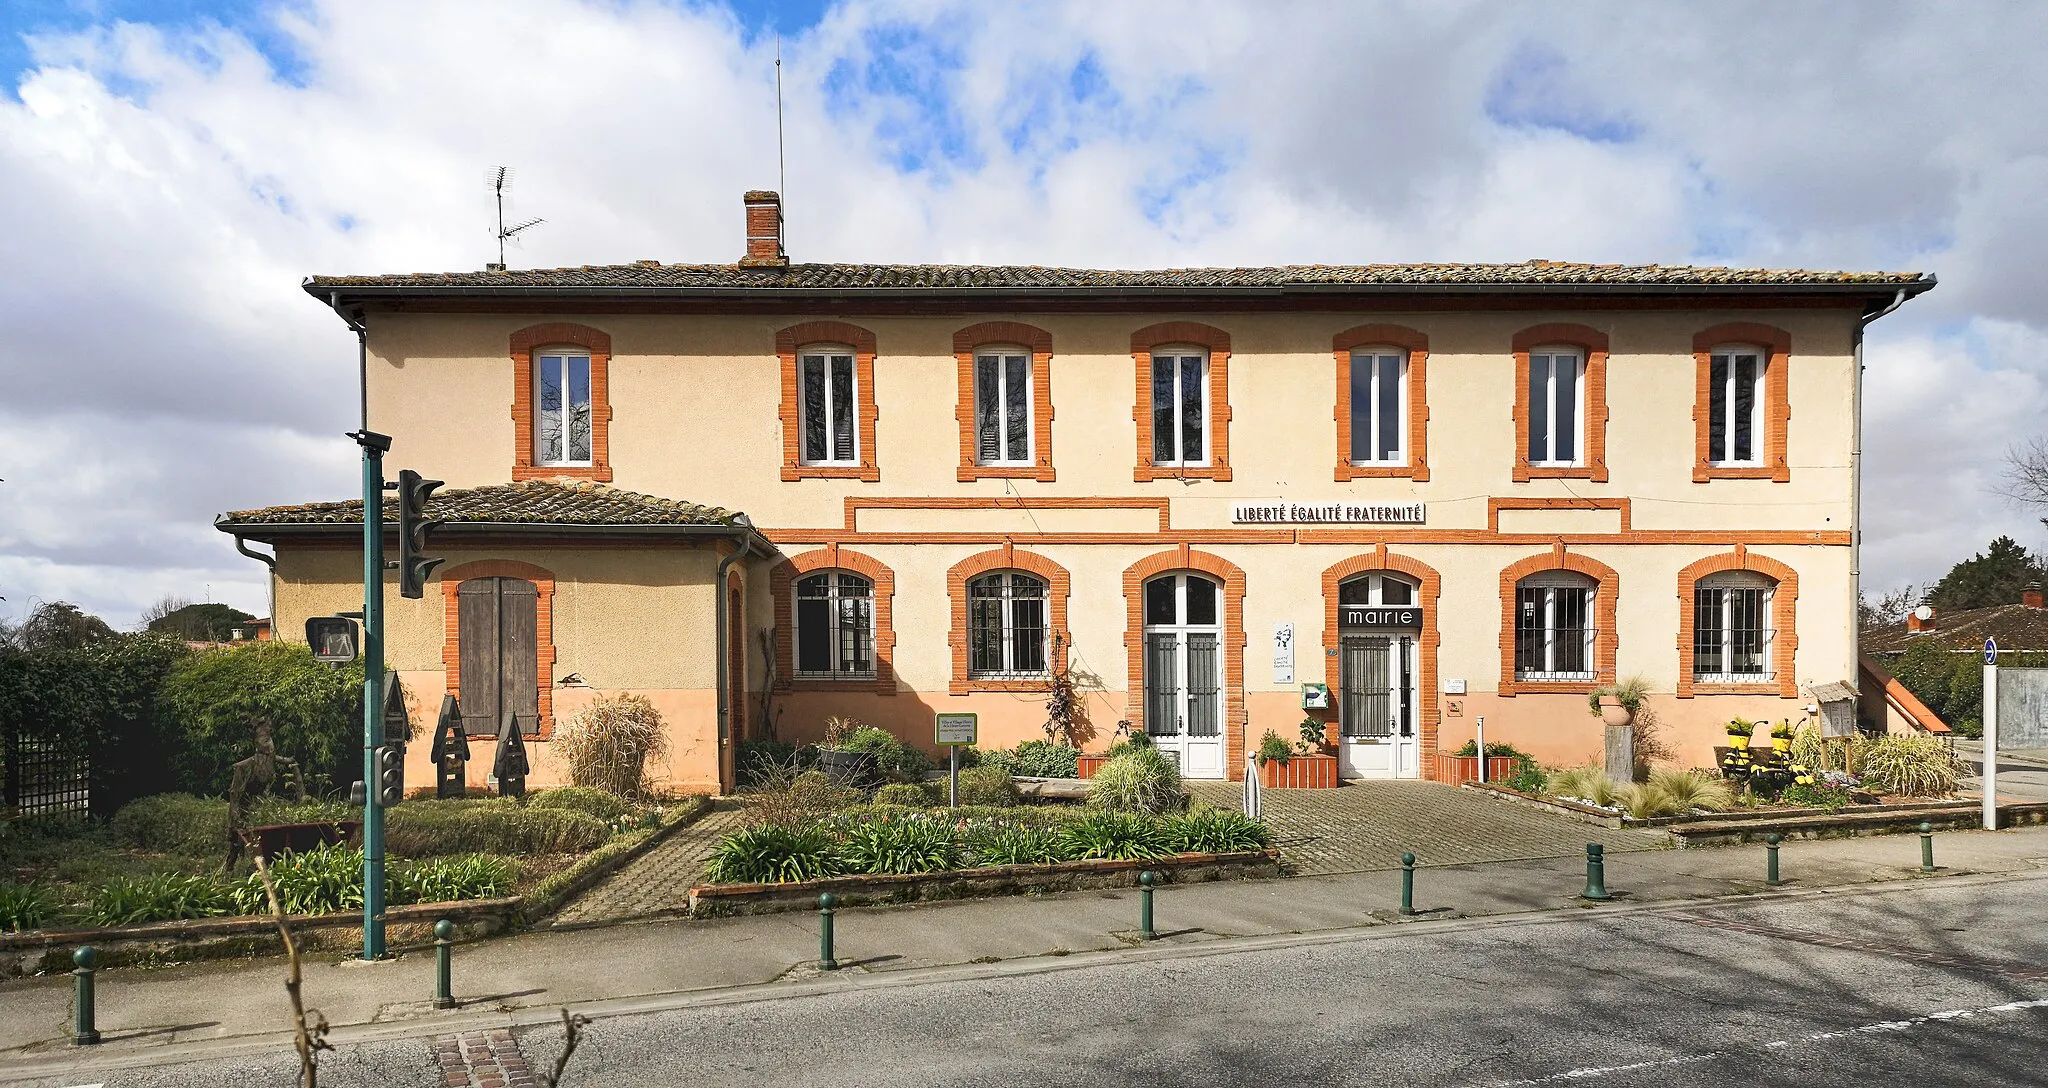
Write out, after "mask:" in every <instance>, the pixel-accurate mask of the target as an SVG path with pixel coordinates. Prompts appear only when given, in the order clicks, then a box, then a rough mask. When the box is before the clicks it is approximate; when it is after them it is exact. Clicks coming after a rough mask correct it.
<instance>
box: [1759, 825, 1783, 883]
mask: <svg viewBox="0 0 2048 1088" xmlns="http://www.w3.org/2000/svg"><path fill="white" fill-rule="evenodd" d="M1784 841H1785V836H1783V835H1780V834H1778V833H1777V832H1775V831H1773V832H1771V833H1770V834H1768V835H1765V836H1764V857H1765V860H1764V883H1765V884H1768V885H1770V886H1771V887H1773V888H1775V887H1777V886H1778V885H1780V884H1783V883H1784V881H1782V880H1779V879H1778V844H1779V843H1781V842H1784Z"/></svg>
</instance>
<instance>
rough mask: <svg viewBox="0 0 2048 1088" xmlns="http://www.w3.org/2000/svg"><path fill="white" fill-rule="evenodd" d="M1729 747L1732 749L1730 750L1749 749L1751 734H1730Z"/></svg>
mask: <svg viewBox="0 0 2048 1088" xmlns="http://www.w3.org/2000/svg"><path fill="white" fill-rule="evenodd" d="M1728 747H1730V748H1747V747H1749V734H1747V733H1730V734H1728Z"/></svg>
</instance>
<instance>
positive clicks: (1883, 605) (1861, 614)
mask: <svg viewBox="0 0 2048 1088" xmlns="http://www.w3.org/2000/svg"><path fill="white" fill-rule="evenodd" d="M1925 596H1926V594H1925V593H1922V592H1921V591H1920V587H1919V586H1916V585H1914V584H1913V583H1911V582H1908V583H1906V584H1905V585H1903V586H1899V587H1898V588H1896V589H1888V590H1885V591H1884V592H1883V593H1880V594H1878V595H1877V596H1876V597H1871V596H1870V595H1869V594H1864V595H1863V596H1861V597H1859V598H1858V599H1857V601H1856V625H1857V626H1859V627H1876V626H1878V625H1879V624H1884V623H1896V622H1898V621H1899V620H1901V619H1903V618H1905V615H1906V610H1907V609H1909V608H1911V607H1913V606H1914V605H1916V604H1919V603H1920V600H1921V598H1923V597H1925Z"/></svg>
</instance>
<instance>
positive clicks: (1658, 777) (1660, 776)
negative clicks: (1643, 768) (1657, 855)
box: [1650, 767, 1735, 816]
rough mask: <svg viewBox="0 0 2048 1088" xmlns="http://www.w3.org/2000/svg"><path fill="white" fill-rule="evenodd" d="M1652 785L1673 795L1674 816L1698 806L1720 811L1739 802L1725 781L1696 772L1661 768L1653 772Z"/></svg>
mask: <svg viewBox="0 0 2048 1088" xmlns="http://www.w3.org/2000/svg"><path fill="white" fill-rule="evenodd" d="M1650 785H1652V786H1655V787H1657V788H1658V789H1659V790H1661V791H1663V793H1664V794H1665V795H1666V796H1668V797H1670V798H1671V801H1672V804H1673V806H1674V809H1673V813H1672V814H1673V815H1679V816H1682V815H1685V814H1687V813H1690V812H1691V811H1692V810H1694V809H1706V810H1707V811H1708V812H1720V811H1722V810H1724V809H1727V808H1729V807H1730V806H1732V805H1733V804H1734V803H1735V795H1734V794H1733V793H1732V792H1730V791H1729V789H1728V783H1727V782H1726V781H1725V780H1723V779H1719V778H1709V777H1706V776H1704V775H1700V774H1697V773H1695V772H1692V771H1681V770H1677V769H1674V768H1668V767H1660V768H1658V769H1656V770H1654V771H1651V772H1650Z"/></svg>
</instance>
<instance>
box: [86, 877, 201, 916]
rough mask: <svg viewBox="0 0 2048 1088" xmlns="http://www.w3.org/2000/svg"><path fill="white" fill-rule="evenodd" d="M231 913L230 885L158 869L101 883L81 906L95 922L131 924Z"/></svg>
mask: <svg viewBox="0 0 2048 1088" xmlns="http://www.w3.org/2000/svg"><path fill="white" fill-rule="evenodd" d="M233 913H235V897H234V891H233V889H232V888H230V887H224V886H222V885H221V884H219V883H216V882H215V881H214V880H213V879H212V878H211V877H203V876H181V875H178V874H176V873H159V874H157V875H155V876H145V877H136V878H131V879H123V880H114V881H110V882H108V883H106V884H104V885H101V886H100V888H99V889H98V890H97V891H95V892H94V893H93V897H92V902H91V903H90V904H88V905H87V907H86V909H85V920H86V922H87V924H89V925H95V926H132V925H141V924H142V923H144V922H169V921H176V920H180V919H185V918H212V917H215V916H217V915H222V914H233Z"/></svg>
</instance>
